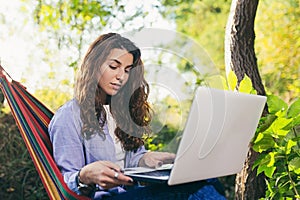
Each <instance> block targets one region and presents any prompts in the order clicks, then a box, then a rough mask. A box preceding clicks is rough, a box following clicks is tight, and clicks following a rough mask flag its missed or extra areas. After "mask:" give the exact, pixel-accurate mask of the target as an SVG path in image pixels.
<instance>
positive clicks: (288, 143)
mask: <svg viewBox="0 0 300 200" xmlns="http://www.w3.org/2000/svg"><path fill="white" fill-rule="evenodd" d="M296 145H297V142H295V141H293V140H289V141H288V142H287V144H286V150H285V153H286V154H290V153H291V149H292V147H293V146H296Z"/></svg>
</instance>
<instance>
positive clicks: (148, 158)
mask: <svg viewBox="0 0 300 200" xmlns="http://www.w3.org/2000/svg"><path fill="white" fill-rule="evenodd" d="M174 159H175V154H173V153H168V152H147V153H145V154H144V155H143V157H142V158H141V159H140V161H139V166H140V167H150V168H157V167H160V166H162V165H163V164H170V163H173V162H174Z"/></svg>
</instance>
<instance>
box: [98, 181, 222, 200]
mask: <svg viewBox="0 0 300 200" xmlns="http://www.w3.org/2000/svg"><path fill="white" fill-rule="evenodd" d="M218 191H219V192H218ZM223 192H224V191H223ZM223 192H222V186H221V184H220V183H219V182H218V180H217V179H210V180H208V181H197V182H193V183H186V184H180V185H175V186H168V185H167V184H153V185H149V186H145V187H134V188H131V189H128V190H127V192H124V193H121V194H117V195H115V196H111V197H105V198H104V199H105V200H106V199H107V200H121V199H122V200H124V199H130V200H151V199H154V200H168V199H170V200H184V199H187V200H225V199H226V198H225V197H224V196H223V195H224V194H223Z"/></svg>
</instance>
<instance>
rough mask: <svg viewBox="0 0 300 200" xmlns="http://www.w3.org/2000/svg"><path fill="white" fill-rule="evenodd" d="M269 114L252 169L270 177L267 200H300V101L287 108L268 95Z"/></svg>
mask: <svg viewBox="0 0 300 200" xmlns="http://www.w3.org/2000/svg"><path fill="white" fill-rule="evenodd" d="M268 107H269V114H268V115H267V116H265V117H263V118H262V119H261V121H260V126H259V128H258V129H257V137H256V139H255V140H254V141H253V149H254V150H255V151H257V152H259V153H260V156H259V159H258V160H256V162H255V164H254V166H253V167H257V173H258V174H259V173H264V174H265V175H266V176H267V180H266V181H267V186H268V189H267V191H266V198H268V199H282V198H289V199H299V198H300V195H299V191H300V182H299V180H300V157H299V156H300V143H299V142H300V137H299V136H300V99H297V100H296V101H294V102H293V103H292V104H291V105H290V106H288V105H287V104H286V103H285V102H284V101H283V100H281V99H280V98H279V97H277V96H275V95H269V96H268Z"/></svg>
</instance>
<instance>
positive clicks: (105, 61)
mask: <svg viewBox="0 0 300 200" xmlns="http://www.w3.org/2000/svg"><path fill="white" fill-rule="evenodd" d="M74 93H75V97H74V99H72V100H71V101H69V102H67V103H66V104H65V105H63V106H62V107H61V108H60V109H59V110H58V111H57V112H56V114H55V115H54V117H53V119H52V120H51V122H50V125H49V134H50V139H51V141H52V143H53V156H54V159H55V161H56V163H57V165H58V167H59V169H60V170H61V173H62V174H63V176H64V180H65V182H66V183H67V185H68V187H69V188H70V189H72V190H73V191H75V192H76V193H77V194H80V195H86V196H90V197H92V198H95V199H106V198H107V199H118V198H119V199H133V197H134V198H136V199H142V198H143V197H145V198H148V199H166V198H168V197H170V198H173V199H174V198H176V197H177V198H179V199H182V198H183V197H185V198H188V197H192V196H193V195H194V196H197V195H198V196H199V194H200V193H201V191H204V190H202V189H201V191H200V190H199V188H200V187H201V186H202V183H201V184H200V183H193V184H183V185H179V186H174V187H169V186H161V185H160V186H157V185H152V186H147V187H135V186H133V180H132V179H131V178H130V177H128V176H125V175H124V174H123V173H122V170H121V169H123V168H126V167H136V166H144V167H157V166H160V165H162V164H164V163H171V162H173V160H174V158H175V155H174V154H171V153H167V152H148V151H147V150H146V149H145V148H144V146H143V144H144V143H143V140H142V138H143V136H144V135H147V134H149V133H150V129H149V123H150V120H151V111H150V107H149V104H148V102H147V98H148V94H149V87H148V84H147V82H146V81H145V79H144V66H143V63H142V61H141V53H140V50H139V49H138V48H137V47H136V46H135V45H134V44H133V43H132V42H131V41H130V40H128V39H126V38H124V37H122V36H120V35H119V34H115V33H109V34H104V35H101V36H100V37H98V38H97V39H96V40H95V41H94V42H93V43H92V44H91V46H90V48H89V50H88V51H87V53H86V55H85V57H84V60H83V62H82V65H81V68H80V70H79V73H78V76H77V78H76V82H75V92H74ZM210 190H213V191H214V193H215V195H216V196H218V195H219V194H218V193H217V192H216V191H215V190H214V188H213V187H211V188H210ZM199 192H200V193H199ZM193 193H194V194H193ZM219 196H220V195H219ZM220 197H222V196H220ZM214 199H215V198H214Z"/></svg>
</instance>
